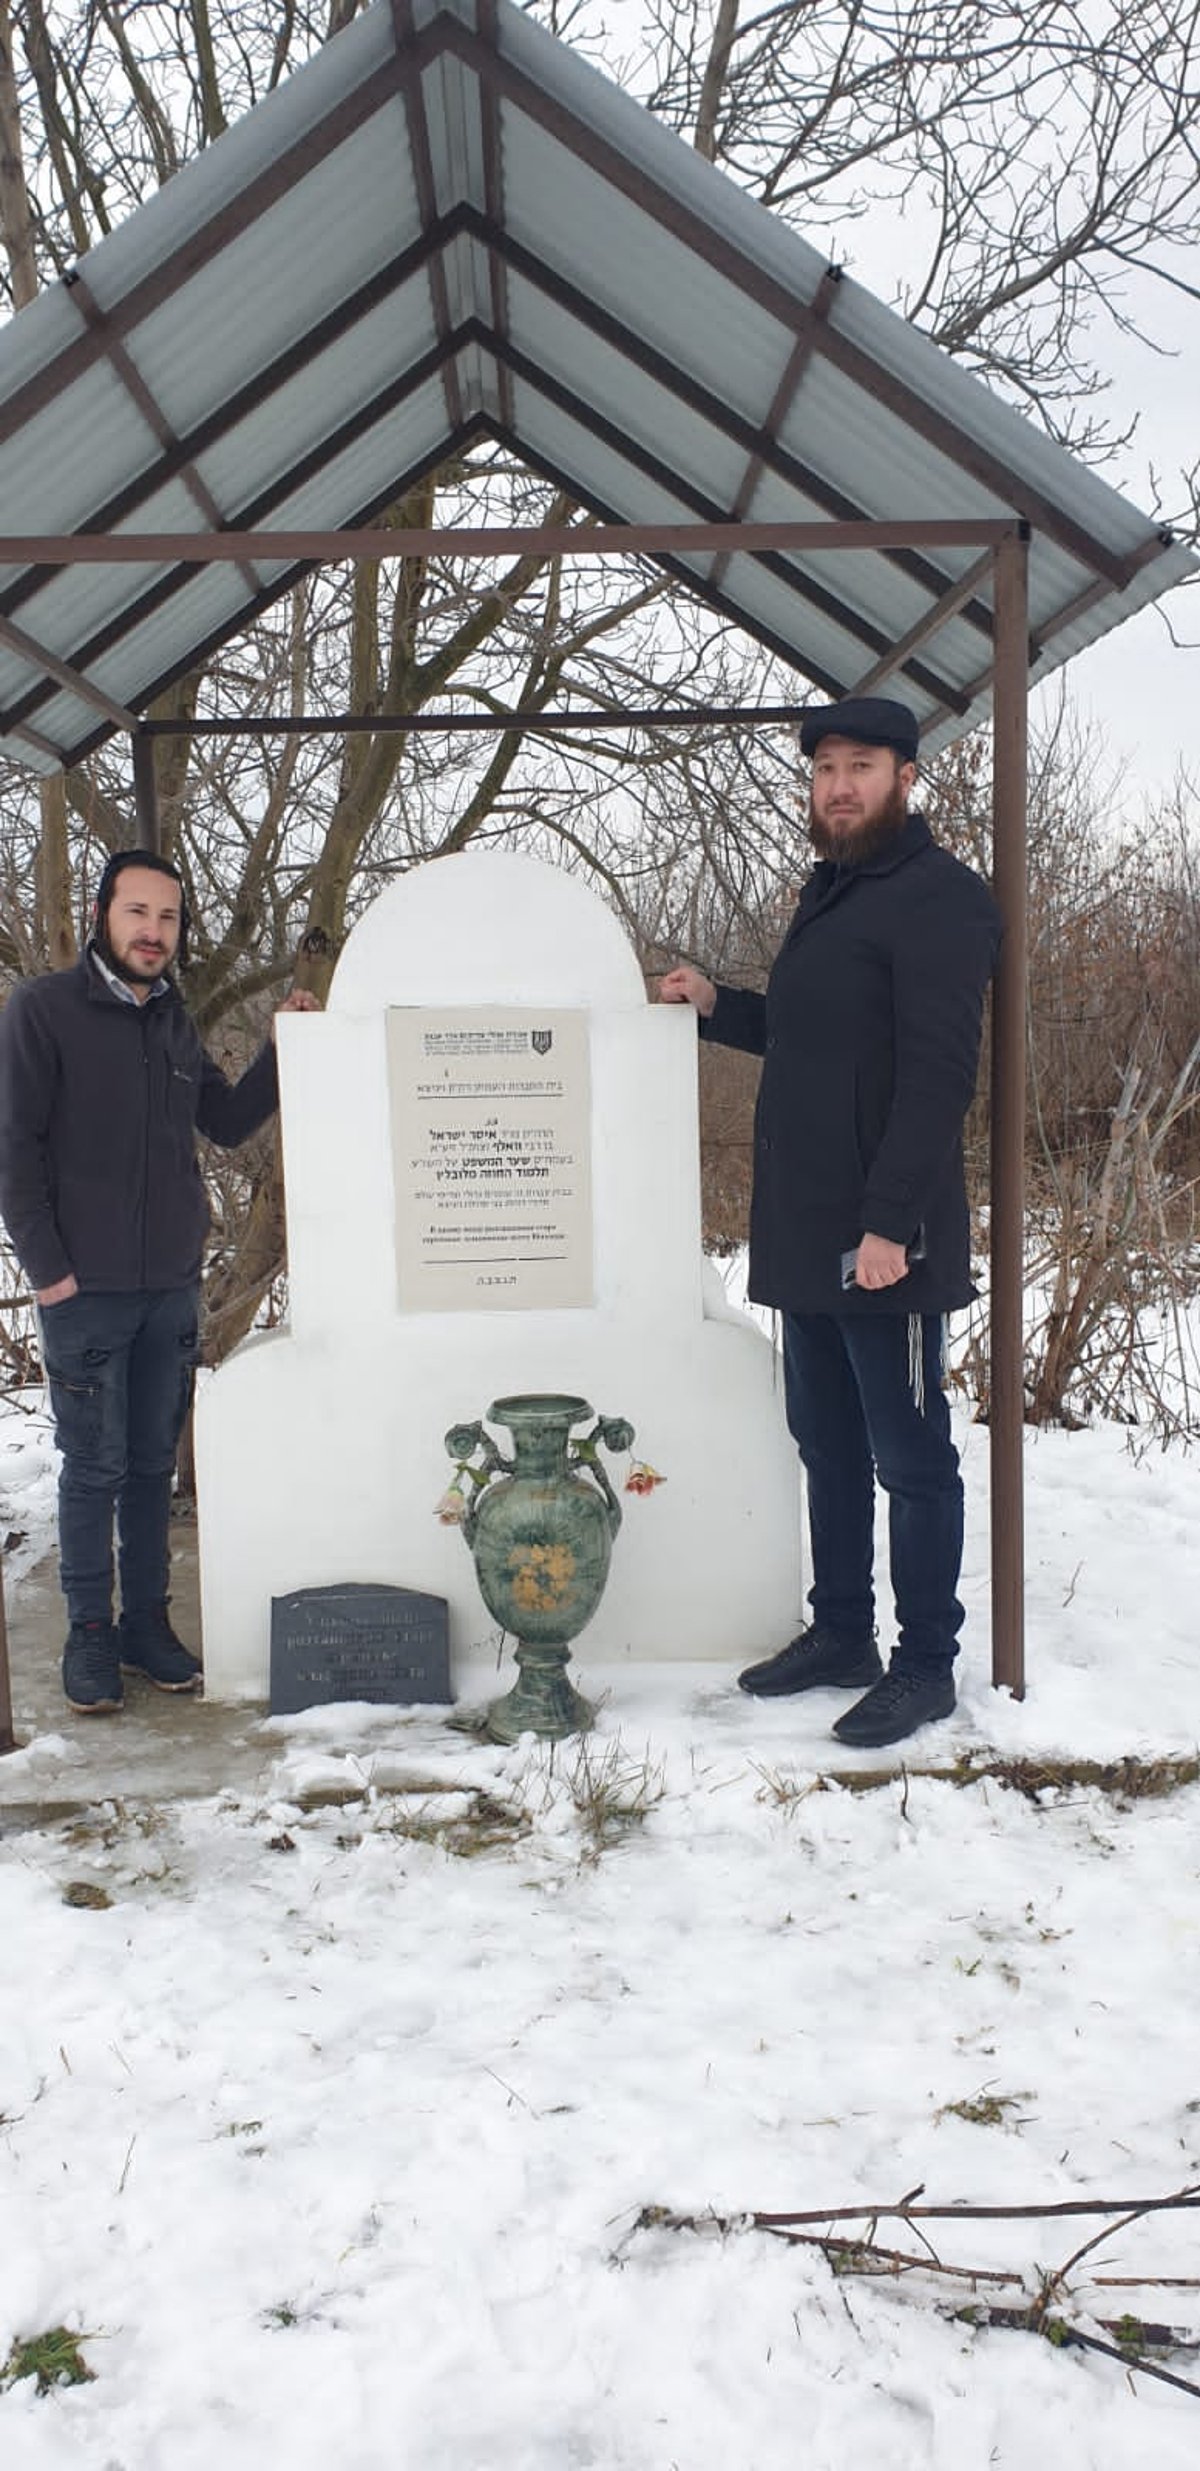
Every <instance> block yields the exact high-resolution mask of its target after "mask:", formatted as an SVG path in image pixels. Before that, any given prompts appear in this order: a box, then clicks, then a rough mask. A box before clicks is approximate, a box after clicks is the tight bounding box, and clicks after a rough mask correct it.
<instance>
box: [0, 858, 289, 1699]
mask: <svg viewBox="0 0 1200 2471" xmlns="http://www.w3.org/2000/svg"><path fill="white" fill-rule="evenodd" d="M186 958H187V910H186V905H185V901H184V891H183V883H182V879H181V878H180V876H179V874H178V872H177V870H176V869H175V868H174V867H173V866H171V865H170V864H169V863H168V861H167V860H166V859H164V858H160V857H158V856H157V855H156V854H155V853H154V852H152V851H149V850H138V849H134V850H123V851H121V852H120V853H119V855H118V856H117V857H115V858H112V859H110V861H109V863H108V865H107V866H106V868H105V870H104V873H103V875H102V877H101V879H100V885H99V889H98V892H97V897H96V908H95V916H94V924H93V933H92V935H91V938H90V939H89V942H88V945H87V949H86V951H85V952H84V954H83V955H82V957H81V959H80V960H79V961H77V962H76V963H75V964H74V965H73V966H72V967H71V968H69V969H65V970H59V971H56V972H54V973H53V975H51V976H49V977H42V978H30V979H25V980H23V981H22V983H21V984H20V985H19V986H17V987H15V988H14V989H13V992H12V994H11V995H10V997H9V999H8V1002H7V1004H6V1006H5V1008H4V1012H3V1014H2V1015H0V1212H2V1213H3V1217H4V1222H5V1225H6V1227H7V1229H8V1233H9V1236H10V1238H11V1240H12V1244H13V1247H14V1249H15V1251H16V1254H17V1258H18V1260H19V1261H20V1264H21V1267H22V1269H23V1270H24V1272H25V1275H26V1277H27V1279H28V1280H29V1283H30V1286H31V1287H32V1289H33V1291H34V1294H35V1296H36V1298H37V1303H38V1308H39V1314H40V1319H41V1327H42V1350H43V1356H44V1360H45V1366H46V1375H47V1380H48V1382H49V1386H50V1398H51V1404H52V1406H53V1410H54V1420H55V1437H56V1439H57V1442H58V1446H59V1449H60V1450H61V1452H62V1470H61V1475H60V1479H59V1495H58V1509H59V1563H60V1574H61V1579H62V1587H63V1593H64V1595H65V1597H66V1600H67V1614H68V1620H69V1625H70V1628H69V1634H68V1638H67V1643H66V1648H65V1650H64V1654H63V1688H64V1691H65V1693H66V1696H67V1699H68V1701H69V1703H70V1705H71V1706H72V1707H74V1708H77V1709H78V1710H79V1711H80V1712H81V1713H83V1714H88V1715H109V1714H112V1713H113V1712H114V1711H115V1710H116V1709H118V1708H119V1707H120V1706H121V1703H122V1680H121V1670H122V1666H125V1667H126V1668H128V1669H130V1670H132V1671H136V1672H140V1673H142V1674H144V1675H145V1676H146V1678H147V1679H148V1680H149V1681H151V1682H153V1683H154V1684H155V1685H156V1686H157V1687H158V1688H159V1689H160V1690H188V1691H190V1690H192V1689H194V1687H195V1685H196V1682H197V1679H198V1677H199V1673H200V1665H199V1661H198V1659H197V1658H196V1657H195V1656H193V1655H191V1654H190V1653H189V1651H188V1649H187V1648H186V1647H184V1646H183V1644H182V1642H181V1641H180V1640H179V1639H178V1638H177V1637H176V1636H175V1633H174V1631H173V1629H172V1627H171V1622H170V1617H169V1613H168V1565H169V1553H168V1523H169V1518H170V1504H171V1485H172V1478H173V1473H174V1466H175V1451H176V1447H177V1444H178V1441H179V1435H180V1433H181V1431H182V1428H183V1423H184V1418H185V1416H186V1414H187V1410H188V1405H189V1402H190V1398H191V1391H192V1379H193V1368H194V1366H195V1362H196V1349H197V1327H198V1319H199V1306H200V1267H201V1257H202V1253H203V1248H204V1239H205V1236H206V1233H207V1230H208V1203H207V1198H206V1195H205V1191H204V1185H203V1181H202V1178H201V1175H200V1169H199V1165H198V1162H197V1158H196V1140H195V1137H196V1134H197V1133H198V1132H199V1133H203V1134H204V1135H205V1137H206V1138H207V1139H208V1140H210V1141H216V1142H218V1143H220V1144H221V1145H222V1146H223V1147H226V1148H232V1147H234V1146H235V1145H236V1144H237V1143H238V1142H241V1141H244V1140H246V1139H247V1138H248V1136H249V1135H250V1134H251V1133H253V1132H256V1131H257V1130H258V1128H259V1126H260V1125H261V1124H264V1123H265V1122H266V1121H267V1119H268V1117H269V1116H271V1115H272V1114H273V1113H274V1111H275V1108H276V1106H277V1104H278V1083H277V1079H276V1070H275V1050H274V1046H273V1044H272V1043H271V1041H268V1042H267V1044H266V1045H265V1046H264V1047H263V1049H262V1051H261V1053H260V1054H259V1055H258V1056H257V1057H256V1058H255V1060H254V1062H253V1063H252V1064H251V1066H250V1067H249V1070H248V1071H247V1072H245V1073H244V1074H243V1075H242V1077H241V1079H240V1081H238V1082H236V1083H234V1084H231V1083H230V1082H228V1081H227V1080H226V1078H225V1075H224V1074H223V1073H222V1072H221V1071H220V1070H219V1068H218V1066H217V1065H216V1064H214V1063H213V1061H212V1058H211V1057H210V1056H208V1055H206V1053H205V1051H204V1048H203V1047H202V1045H201V1043H200V1039H199V1036H198V1034H197V1032H196V1029H195V1027H194V1025H193V1023H192V1021H191V1019H190V1017H189V1015H188V1013H187V1011H186V1009H185V1007H184V1004H183V1001H182V999H181V997H180V994H179V991H178V988H177V987H176V986H175V984H174V981H173V979H172V977H171V975H170V971H171V965H172V963H173V962H175V961H176V960H178V961H180V962H181V963H182V962H185V961H186ZM315 1008H316V999H315V997H313V996H311V995H307V994H305V993H303V992H301V991H300V990H297V991H295V992H294V993H293V994H291V995H290V996H288V998H287V999H286V1002H285V1003H284V1005H283V1006H282V1010H284V1011H285V1012H290V1011H310V1010H314V1009H315ZM114 1513H115V1518H116V1528H117V1538H118V1553H119V1564H120V1581H121V1619H120V1626H119V1629H118V1628H117V1627H116V1626H115V1625H114V1622H113V1575H114V1573H113V1521H114Z"/></svg>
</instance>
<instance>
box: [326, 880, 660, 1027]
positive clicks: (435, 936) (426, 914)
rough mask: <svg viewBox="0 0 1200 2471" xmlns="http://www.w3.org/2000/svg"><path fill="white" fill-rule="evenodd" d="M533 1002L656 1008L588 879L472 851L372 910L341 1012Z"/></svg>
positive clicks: (349, 963) (352, 945)
mask: <svg viewBox="0 0 1200 2471" xmlns="http://www.w3.org/2000/svg"><path fill="white" fill-rule="evenodd" d="M531 996H535V997H536V1000H537V1002H539V1003H541V1004H546V1005H561V1006H563V1007H567V1006H571V1005H585V1006H594V1007H601V1006H603V1007H614V1008H616V1009H618V1010H631V1009H633V1008H635V1007H637V1006H640V1005H642V1004H644V1003H645V1000H646V993H645V988H644V986H643V983H642V974H641V971H640V969H639V968H638V964H637V960H636V958H635V955H634V951H633V947H632V945H631V944H630V942H629V940H628V937H627V936H626V934H625V931H624V929H623V927H621V926H620V924H619V923H618V921H617V920H616V919H615V918H614V917H613V915H612V912H611V910H609V909H608V908H606V906H605V904H604V902H603V901H602V900H601V899H600V897H599V894H598V893H595V892H593V891H592V890H591V888H590V887H589V886H588V885H587V884H585V883H583V882H581V880H580V879H579V877H578V876H574V875H568V874H566V873H565V871H564V869H563V868H561V867H554V866H548V865H546V864H545V862H544V861H543V860H541V859H537V858H520V857H517V856H515V855H514V854H512V853H511V852H510V851H507V850H464V851H462V852H460V853H458V854H456V855H455V856H453V857H448V858H435V859H430V860H428V861H427V862H426V863H425V864H424V865H423V866H419V867H413V868H412V869H411V870H410V872H409V873H408V874H406V875H402V876H399V877H398V878H397V880H396V882H395V883H393V884H390V885H389V886H388V889H387V891H386V892H382V893H380V895H379V898H378V900H377V901H373V902H372V904H371V907H370V909H369V910H367V911H366V913H365V915H364V916H363V917H362V918H360V919H359V922H358V924H357V926H356V927H355V928H354V929H353V931H352V933H351V935H350V936H349V938H348V940H347V943H346V947H345V950H344V952H343V953H342V957H341V959H340V961H339V962H338V965H337V969H336V971H335V972H334V978H333V984H332V987H331V988H330V994H329V1009H330V1011H331V1012H343V1013H365V1012H376V1011H380V1010H386V1009H387V1008H388V1007H389V1006H391V1005H393V1004H425V1005H445V1004H528V1002H529V1001H530V998H531Z"/></svg>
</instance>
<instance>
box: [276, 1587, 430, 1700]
mask: <svg viewBox="0 0 1200 2471" xmlns="http://www.w3.org/2000/svg"><path fill="white" fill-rule="evenodd" d="M453 1695H454V1694H453V1692H452V1690H451V1688H450V1638H449V1623H448V1619H447V1607H446V1599H445V1597H444V1596H421V1595H417V1594H416V1593H415V1592H414V1591H413V1589H412V1588H408V1587H363V1586H359V1585H355V1584H354V1583H352V1582H351V1583H348V1584H347V1585H346V1586H345V1587H299V1588H297V1589H296V1590H295V1592H294V1594H292V1595H290V1596H272V1598H271V1714H272V1715H273V1716H294V1715H296V1714H297V1713H298V1711H299V1710H300V1709H301V1708H304V1707H328V1706H331V1705H332V1704H334V1703H335V1702H336V1701H338V1700H345V1699H366V1700H369V1701H370V1702H371V1703H372V1705H377V1706H385V1707H414V1706H418V1705H421V1704H422V1703H425V1702H428V1701H430V1700H440V1701H441V1702H442V1703H443V1704H446V1703H448V1702H449V1701H450V1700H451V1699H452V1698H453Z"/></svg>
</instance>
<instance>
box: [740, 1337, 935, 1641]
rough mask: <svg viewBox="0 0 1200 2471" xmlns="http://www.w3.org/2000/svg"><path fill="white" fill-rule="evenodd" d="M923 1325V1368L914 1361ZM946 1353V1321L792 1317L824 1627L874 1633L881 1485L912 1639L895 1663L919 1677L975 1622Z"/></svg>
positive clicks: (797, 1414) (794, 1416)
mask: <svg viewBox="0 0 1200 2471" xmlns="http://www.w3.org/2000/svg"><path fill="white" fill-rule="evenodd" d="M918 1318H919V1335H918V1342H917V1343H918V1348H919V1373H918V1371H917V1367H916V1365H914V1364H913V1362H912V1361H911V1357H910V1320H911V1321H914V1322H915V1321H917V1320H918ZM941 1350H942V1323H941V1316H940V1315H939V1314H937V1313H924V1314H922V1315H920V1316H919V1317H917V1316H910V1315H908V1314H907V1313H879V1314H867V1313H862V1314H856V1313H846V1314H844V1315H842V1314H838V1315H833V1314H821V1313H785V1314H784V1316H783V1362H784V1378H785V1396H786V1401H787V1419H788V1426H789V1429H790V1431H791V1433H792V1436H793V1438H794V1440H795V1443H796V1446H797V1448H798V1450H799V1452H800V1456H801V1459H802V1461H803V1463H804V1471H805V1475H806V1477H807V1480H808V1520H809V1533H810V1537H811V1541H812V1566H813V1584H812V1588H811V1591H810V1594H809V1603H810V1605H811V1606H812V1613H813V1619H814V1621H815V1622H818V1623H819V1624H820V1625H821V1627H822V1628H823V1629H827V1630H831V1631H833V1632H834V1633H835V1635H837V1636H839V1637H843V1638H846V1639H848V1640H851V1639H861V1638H863V1637H864V1636H869V1634H870V1631H871V1629H872V1627H873V1623H874V1618H875V1590H874V1583H873V1571H874V1563H875V1479H876V1477H878V1480H879V1482H880V1484H881V1485H882V1486H883V1488H884V1491H885V1492H886V1494H887V1496H888V1539H889V1546H890V1558H891V1577H892V1591H893V1594H894V1596H895V1600H896V1618H897V1621H898V1623H899V1634H900V1635H899V1644H898V1646H897V1648H896V1650H895V1654H894V1656H893V1659H892V1661H893V1664H894V1665H896V1666H899V1667H901V1668H902V1669H905V1670H907V1671H909V1672H911V1671H912V1670H914V1668H915V1669H917V1670H919V1671H923V1672H924V1671H928V1670H930V1668H932V1667H938V1668H940V1669H941V1670H943V1671H945V1670H946V1669H948V1667H949V1666H950V1664H951V1663H952V1661H953V1659H954V1656H955V1654H956V1652H957V1646H958V1634H959V1631H960V1629H961V1628H962V1623H963V1608H962V1606H961V1604H960V1603H959V1601H958V1597H957V1595H956V1593H955V1590H956V1588H957V1586H958V1574H959V1569H960V1566H961V1563H962V1542H963V1488H962V1479H961V1477H960V1475H959V1472H958V1452H957V1451H956V1449H955V1447H954V1444H953V1442H952V1441H951V1439H950V1410H949V1408H948V1406H947V1404H946V1395H945V1392H944V1390H943V1388H942V1376H941ZM914 1376H916V1378H914Z"/></svg>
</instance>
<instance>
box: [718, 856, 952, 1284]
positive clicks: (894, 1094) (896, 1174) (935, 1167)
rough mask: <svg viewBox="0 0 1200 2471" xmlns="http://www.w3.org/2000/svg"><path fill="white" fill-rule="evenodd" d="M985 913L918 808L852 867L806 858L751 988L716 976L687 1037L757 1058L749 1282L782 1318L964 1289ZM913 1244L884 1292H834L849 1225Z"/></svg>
mask: <svg viewBox="0 0 1200 2471" xmlns="http://www.w3.org/2000/svg"><path fill="white" fill-rule="evenodd" d="M999 942H1000V918H999V912H998V911H997V908H996V905H995V902H994V901H993V899H992V896H991V894H990V892H989V891H988V889H987V886H986V885H985V884H984V883H983V881H982V879H981V878H980V877H979V876H978V875H976V874H975V873H974V872H973V871H972V869H971V868H970V867H966V866H963V865H962V864H961V862H960V861H959V860H958V859H957V858H953V857H951V855H950V852H949V851H948V850H944V849H939V848H938V846H937V844H936V842H935V841H933V840H932V838H931V837H930V833H929V828H928V825H927V824H926V823H925V821H924V818H923V817H922V816H920V815H916V814H914V815H910V816H909V817H908V818H907V820H906V822H905V824H904V826H903V828H902V830H901V832H900V833H899V834H898V836H897V839H896V843H895V846H894V847H893V848H891V849H889V850H888V851H886V852H885V853H884V854H883V855H882V856H880V857H876V858H873V859H871V860H870V861H868V862H867V863H866V864H865V865H862V866H843V865H838V864H835V863H833V862H832V861H830V860H823V861H822V862H821V863H820V864H819V865H818V866H816V867H815V868H814V870H813V872H812V874H811V876H810V877H809V879H808V881H807V883H806V884H805V886H804V890H803V892H802V894H801V897H800V901H799V904H798V906H797V909H796V912H795V915H794V917H793V919H792V922H791V925H790V927H789V928H788V932H787V936H786V938H785V940H784V943H783V946H782V949H781V951H780V953H779V955H778V958H777V960H776V962H775V966H774V968H773V969H772V972H771V976H770V979H769V981H768V984H767V991H766V994H765V995H759V994H755V993H753V992H752V991H751V990H749V989H746V988H737V987H725V986H722V987H719V988H718V991H717V1002H716V1007H715V1010H714V1011H713V1014H712V1016H711V1019H709V1020H708V1021H702V1022H701V1025H700V1026H701V1034H702V1035H703V1036H704V1037H706V1038H713V1039H716V1040H718V1041H719V1042H720V1043H721V1044H722V1045H724V1046H730V1047H742V1048H745V1049H747V1050H748V1051H749V1052H750V1053H751V1054H754V1055H761V1056H762V1058H763V1072H762V1081H761V1085H760V1088H759V1095H758V1106H757V1110H756V1114H755V1124H754V1191H753V1199H752V1202H751V1210H750V1279H749V1292H750V1295H751V1297H752V1298H753V1300H754V1301H755V1302H756V1303H758V1304H770V1305H776V1306H778V1307H780V1308H781V1309H782V1310H784V1311H787V1312H796V1313H847V1312H852V1313H864V1312H865V1313H872V1312H874V1313H878V1312H893V1313H895V1312H923V1313H943V1312H950V1311H952V1310H953V1309H954V1307H955V1306H957V1305H961V1304H966V1303H968V1302H969V1301H970V1299H971V1296H972V1294H973V1292H974V1290H973V1288H972V1284H971V1260H970V1229H969V1224H968V1213H967V1197H966V1188H965V1183H964V1177H963V1155H962V1127H963V1118H964V1116H965V1114H966V1112H967V1108H968V1106H969V1105H970V1102H971V1096H972V1092H973V1090H974V1086H975V1074H976V1068H977V1065H978V1059H979V1037H980V1026H981V1021H982V1014H983V999H984V994H985V991H986V988H987V984H988V980H989V978H990V977H991V974H992V971H993V969H994V967H995V961H996V954H997V951H998V949H999ZM866 1234H871V1235H879V1236H887V1237H889V1238H890V1240H891V1241H892V1243H894V1244H911V1243H913V1242H914V1240H915V1239H917V1238H918V1235H920V1238H921V1239H922V1240H923V1243H924V1251H925V1258H924V1259H923V1260H921V1261H914V1263H913V1265H912V1267H911V1268H910V1270H909V1272H908V1275H907V1277H905V1278H903V1279H901V1280H900V1281H899V1282H898V1283H897V1284H896V1285H895V1286H894V1287H888V1288H883V1289H877V1290H868V1289H866V1288H862V1287H854V1288H851V1289H849V1290H848V1291H843V1288H842V1285H841V1257H842V1254H843V1253H844V1252H846V1251H849V1250H850V1249H851V1247H853V1246H856V1245H857V1244H858V1243H859V1241H860V1239H861V1238H862V1237H863V1236H864V1235H866Z"/></svg>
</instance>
